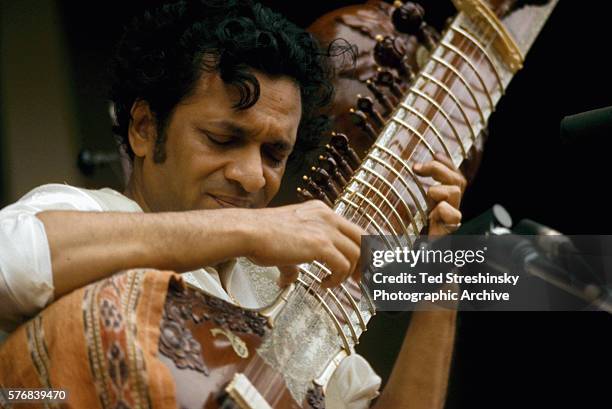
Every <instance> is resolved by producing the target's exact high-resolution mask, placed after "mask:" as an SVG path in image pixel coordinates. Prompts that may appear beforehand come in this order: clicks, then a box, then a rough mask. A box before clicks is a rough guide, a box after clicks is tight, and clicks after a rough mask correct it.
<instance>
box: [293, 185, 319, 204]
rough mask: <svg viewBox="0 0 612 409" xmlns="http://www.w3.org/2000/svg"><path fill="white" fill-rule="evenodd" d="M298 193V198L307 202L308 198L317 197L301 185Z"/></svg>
mask: <svg viewBox="0 0 612 409" xmlns="http://www.w3.org/2000/svg"><path fill="white" fill-rule="evenodd" d="M297 195H298V198H299V199H300V200H301V201H302V202H305V201H306V200H314V199H315V197H314V196H313V195H312V193H310V192H309V191H308V190H306V189H302V188H301V187H298V188H297Z"/></svg>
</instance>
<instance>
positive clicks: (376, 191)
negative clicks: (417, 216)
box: [353, 168, 412, 237]
mask: <svg viewBox="0 0 612 409" xmlns="http://www.w3.org/2000/svg"><path fill="white" fill-rule="evenodd" d="M362 169H363V168H362ZM353 180H355V181H357V182H358V183H361V184H362V185H365V186H367V187H368V188H369V189H371V190H373V191H374V192H375V193H376V194H377V195H378V196H380V197H381V198H382V200H383V201H384V202H385V203H386V204H387V206H388V207H389V209H391V212H392V213H393V215H394V216H395V218H396V219H397V220H398V221H399V222H400V224H401V226H402V230H403V231H404V234H405V235H406V237H410V233H408V227H407V226H406V224H404V220H402V217H401V216H400V214H399V213H398V212H397V210H395V206H393V205H392V204H391V202H390V201H389V199H387V198H386V197H385V195H383V194H382V192H381V191H380V190H378V189H377V188H375V187H374V186H373V185H372V184H371V183H368V182H366V181H365V180H363V179H361V178H360V177H359V176H355V177H354V178H353ZM400 201H402V202H403V200H402V197H401V196H400ZM404 205H406V203H404ZM408 214H410V212H408ZM411 216H412V215H411Z"/></svg>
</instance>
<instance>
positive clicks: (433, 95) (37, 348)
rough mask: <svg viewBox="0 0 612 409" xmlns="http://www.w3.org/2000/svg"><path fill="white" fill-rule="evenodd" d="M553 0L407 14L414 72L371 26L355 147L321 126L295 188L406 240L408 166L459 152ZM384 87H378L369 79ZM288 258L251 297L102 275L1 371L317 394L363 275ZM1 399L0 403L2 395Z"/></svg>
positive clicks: (3, 353)
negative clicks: (371, 64) (294, 271)
mask: <svg viewBox="0 0 612 409" xmlns="http://www.w3.org/2000/svg"><path fill="white" fill-rule="evenodd" d="M557 1H558V0H551V1H549V2H546V4H540V5H529V6H524V7H522V8H519V9H517V10H515V11H512V12H510V13H508V14H506V15H505V17H503V18H501V19H500V18H499V17H498V15H497V14H496V13H494V12H493V11H492V10H491V9H490V8H489V7H488V6H487V5H486V4H485V3H483V2H482V1H481V0H453V3H454V5H455V6H456V8H457V11H458V13H457V14H456V16H455V17H454V18H453V19H452V20H451V21H449V23H448V25H447V27H446V28H445V30H444V31H443V32H442V33H440V34H439V36H437V35H435V33H431V32H430V33H429V35H428V34H427V30H425V31H423V30H422V29H423V26H422V24H420V23H419V25H418V27H417V29H418V31H419V32H420V33H421V34H420V35H421V36H423V42H424V43H426V47H425V49H424V50H423V51H422V52H421V54H420V56H418V59H419V60H420V61H419V62H418V65H419V70H418V71H415V70H414V69H413V68H411V65H413V63H414V62H413V61H408V60H407V59H406V58H404V57H405V56H404V55H402V50H401V48H398V46H397V43H396V41H395V39H394V38H391V37H389V36H384V35H381V36H379V37H377V38H376V41H377V46H376V47H375V50H374V51H375V52H376V53H378V56H377V59H378V61H379V62H380V63H384V64H387V65H388V66H390V68H391V70H384V69H383V70H380V71H379V72H377V73H376V75H379V74H380V72H383V74H382V77H383V78H380V81H379V82H377V83H374V81H370V82H368V81H365V82H364V83H363V86H364V87H365V88H366V89H368V90H370V91H371V92H372V93H373V94H374V97H375V98H374V99H375V100H376V101H374V100H373V99H372V98H369V99H368V98H365V97H363V96H362V97H360V101H359V104H358V106H357V107H355V108H353V109H352V111H351V110H349V115H350V116H351V117H352V118H353V120H354V122H353V123H355V124H357V125H359V126H360V127H361V129H362V131H363V132H364V135H366V137H367V138H369V139H370V140H369V143H368V145H369V147H367V150H366V152H365V153H364V154H363V155H358V154H357V153H356V151H355V149H354V148H353V147H352V146H351V142H350V141H349V139H348V138H347V137H346V136H344V135H343V134H342V133H335V134H334V135H333V136H332V139H331V140H330V144H329V146H328V155H327V156H324V157H322V159H321V161H322V163H323V162H324V163H327V164H328V167H327V168H326V169H324V170H325V173H324V174H323V173H322V172H320V171H318V175H319V176H320V178H319V179H317V178H316V176H312V177H307V178H306V180H305V181H306V182H308V184H307V185H306V186H304V187H303V188H300V194H301V196H302V197H304V198H320V199H324V200H325V201H326V202H327V203H328V204H330V205H331V206H333V208H334V210H335V212H336V213H338V214H340V215H343V216H344V217H346V218H347V219H349V220H351V221H353V222H354V223H356V224H358V225H360V226H361V227H363V228H364V229H365V230H366V231H367V232H368V233H370V234H375V235H381V236H383V237H384V240H386V244H387V245H388V246H389V247H390V248H395V247H397V246H411V245H412V242H411V240H412V239H411V238H414V237H416V236H418V235H419V233H420V232H421V230H422V229H423V228H424V226H425V225H426V223H427V214H428V211H429V209H428V204H427V201H426V199H425V198H426V191H427V189H428V188H429V187H430V186H432V184H433V183H434V182H433V180H431V179H426V178H421V177H418V176H417V175H415V174H414V173H413V171H412V165H413V164H414V163H416V162H423V161H426V160H429V159H430V158H432V157H433V155H434V154H435V153H437V152H442V153H444V154H445V155H446V156H448V158H449V159H450V160H451V161H452V162H453V163H454V164H455V165H456V166H458V167H459V166H461V165H462V163H463V162H464V161H465V160H466V159H468V157H469V152H470V151H471V150H472V148H473V147H474V146H475V145H477V144H478V141H479V138H480V135H481V133H482V131H483V130H484V129H485V128H486V126H487V122H488V119H489V117H490V116H491V114H492V113H493V112H494V110H495V107H496V106H497V104H498V102H499V100H500V99H501V98H502V96H503V95H504V93H505V92H506V89H507V88H508V85H509V83H510V81H511V80H512V78H513V77H514V75H515V74H516V73H517V72H518V71H519V70H520V69H521V68H522V67H523V62H524V56H525V54H526V53H527V51H528V50H529V48H530V47H531V45H532V44H533V42H534V41H535V38H536V36H537V35H538V33H539V31H540V30H541V28H542V26H543V25H544V23H545V21H546V20H547V18H548V16H549V15H550V13H551V12H552V10H553V8H554V7H555V5H556V3H557ZM411 7H413V6H411V5H409V4H402V3H397V4H395V8H396V9H397V10H398V11H397V14H394V20H396V21H394V23H395V26H396V28H397V29H398V31H400V32H402V31H405V32H408V31H410V30H411V29H412V28H413V26H414V19H413V17H414V9H412V8H411ZM398 78H399V79H398ZM383 86H384V87H387V89H388V90H389V92H390V94H391V97H386V96H385V95H384V94H383V93H382V92H381V91H380V88H377V87H383ZM381 111H386V112H381ZM353 146H355V144H353ZM357 149H359V148H357ZM322 166H323V165H322ZM316 170H317V169H315V171H316ZM321 175H322V176H321ZM298 267H299V270H300V276H299V278H298V280H297V282H295V283H294V284H291V285H290V286H288V287H286V288H285V289H283V290H282V292H281V293H280V294H279V295H278V297H277V298H276V300H275V301H274V302H273V303H272V304H271V305H269V306H267V307H265V308H263V309H257V310H252V309H245V308H241V307H238V306H236V305H233V304H230V303H228V302H225V301H223V300H221V299H218V298H216V297H214V296H212V295H209V294H207V293H205V292H203V291H201V290H199V289H197V288H195V287H192V286H188V285H186V284H185V283H184V282H183V281H182V280H181V279H180V277H179V275H176V274H172V273H164V272H156V271H145V270H132V271H128V272H125V273H121V274H117V275H115V276H113V277H111V278H109V279H106V280H102V281H101V282H98V283H95V284H92V285H90V286H87V287H85V288H83V289H81V290H77V291H75V292H73V293H71V294H70V295H68V296H66V297H63V298H62V299H60V300H58V301H57V302H56V303H55V304H53V305H51V306H50V307H49V308H47V309H46V310H45V311H43V312H42V313H41V314H39V315H38V316H37V317H35V318H33V319H32V320H30V321H29V322H28V323H26V324H24V325H23V326H22V327H20V328H19V329H18V330H17V331H16V333H14V334H13V335H12V336H11V338H10V339H9V340H8V341H7V343H6V344H5V345H3V347H2V348H1V349H0V359H2V362H3V363H7V365H6V366H4V364H3V367H2V368H0V386H3V387H8V386H10V387H30V388H33V387H55V388H66V389H68V390H69V394H70V395H69V396H70V399H69V400H68V404H69V405H68V406H70V407H84V406H91V407H102V408H111V407H113V408H116V407H147V408H148V407H159V408H166V407H168V408H170V407H181V408H240V409H269V408H279V409H281V408H282V409H285V408H287V409H289V408H291V409H294V408H296V409H297V408H311V409H322V408H324V407H325V392H326V387H327V385H328V383H329V380H330V378H331V377H332V375H333V373H334V370H335V369H336V368H337V367H338V365H339V364H340V362H341V361H342V359H344V358H345V357H347V356H349V355H351V354H353V353H354V351H355V345H357V343H358V342H359V338H360V336H361V335H362V334H363V333H364V331H366V330H367V325H368V323H369V321H370V320H371V319H372V317H373V316H374V315H375V314H376V309H375V306H374V303H373V302H372V300H371V299H370V297H369V296H368V292H367V289H366V288H365V287H364V285H363V284H362V283H359V282H356V281H354V280H353V279H348V280H347V281H346V282H344V283H343V284H342V285H340V286H339V287H337V288H334V289H326V288H323V287H322V286H321V280H322V279H323V278H324V277H325V276H326V275H329V274H331V271H329V269H328V268H327V267H326V266H325V265H324V264H322V263H319V262H317V261H313V262H312V263H308V264H302V265H300V266H298ZM160 294H163V297H161V298H160V297H159V295H160ZM155 300H161V301H155ZM58 311H71V314H69V315H70V316H66V315H65V314H64V313H63V314H64V315H63V316H62V317H57V316H55V318H56V319H57V318H61V320H62V321H63V322H62V325H61V328H60V326H59V325H54V323H53V321H52V318H53V317H54V313H55V315H57V313H58ZM82 334H85V337H84V339H83V340H79V341H78V345H79V347H78V348H77V347H75V348H74V350H72V351H69V353H70V354H73V355H74V356H75V357H78V358H79V359H80V360H81V361H83V362H87V365H83V367H81V368H71V367H67V365H66V363H65V361H64V360H63V359H62V358H61V356H62V353H63V354H64V355H63V356H66V355H65V353H66V351H62V340H63V339H66V338H68V337H72V336H81V335H82ZM20 344H23V345H27V348H25V347H23V348H19V347H18V345H20ZM12 351H14V352H12ZM75 359H76V358H75ZM26 360H27V361H28V362H31V365H30V364H28V365H30V366H31V368H32V369H31V371H30V372H28V371H27V370H26V369H24V368H25V367H26V366H27V365H25V364H24V362H25V361H26ZM83 385H94V387H86V386H83ZM2 399H3V398H2V397H1V396H0V406H8V403H7V402H6V401H3V400H2ZM45 406H47V407H59V406H58V404H57V403H47V404H45ZM329 409H333V408H329Z"/></svg>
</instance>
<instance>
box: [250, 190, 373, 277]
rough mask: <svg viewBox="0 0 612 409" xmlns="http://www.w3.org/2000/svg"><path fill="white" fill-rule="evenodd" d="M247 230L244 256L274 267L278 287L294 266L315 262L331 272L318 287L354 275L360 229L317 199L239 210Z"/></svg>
mask: <svg viewBox="0 0 612 409" xmlns="http://www.w3.org/2000/svg"><path fill="white" fill-rule="evenodd" d="M244 216H245V217H247V223H246V225H247V226H250V227H249V229H250V231H249V232H248V236H247V237H251V238H252V239H251V240H249V244H250V245H248V247H249V251H248V257H249V258H250V259H251V260H252V261H253V262H254V263H256V264H259V265H266V266H279V269H280V270H281V273H282V276H281V285H288V284H289V283H292V282H294V281H295V280H296V279H297V277H298V270H297V267H295V265H296V264H301V263H305V262H310V261H312V260H317V261H320V262H322V263H325V264H326V265H327V266H328V267H329V269H330V270H331V271H332V272H333V274H332V275H331V276H328V277H325V279H324V281H323V285H324V286H325V287H333V286H337V285H339V284H340V283H341V282H343V281H344V280H346V279H347V278H348V277H349V276H350V275H351V274H355V275H357V274H358V269H357V263H358V262H359V254H360V246H361V235H363V234H366V233H365V231H364V230H363V229H361V228H360V227H359V226H357V225H356V224H354V223H351V222H349V221H348V220H346V219H345V218H344V217H342V216H340V215H338V214H336V213H334V211H333V210H332V209H330V208H329V207H328V206H327V205H325V204H324V203H323V202H321V201H318V200H310V201H307V202H305V203H301V204H297V205H291V206H283V207H276V208H267V209H260V210H256V211H252V210H249V211H245V213H244Z"/></svg>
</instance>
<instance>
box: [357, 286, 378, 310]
mask: <svg viewBox="0 0 612 409" xmlns="http://www.w3.org/2000/svg"><path fill="white" fill-rule="evenodd" d="M359 288H361V294H362V295H363V296H364V297H365V298H366V300H368V307H369V308H370V313H371V314H372V315H376V306H375V305H374V301H372V298H370V293H368V290H366V288H365V287H364V286H363V284H362V283H361V281H360V282H359Z"/></svg>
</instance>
